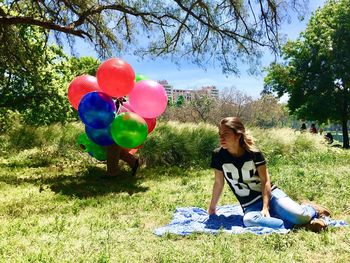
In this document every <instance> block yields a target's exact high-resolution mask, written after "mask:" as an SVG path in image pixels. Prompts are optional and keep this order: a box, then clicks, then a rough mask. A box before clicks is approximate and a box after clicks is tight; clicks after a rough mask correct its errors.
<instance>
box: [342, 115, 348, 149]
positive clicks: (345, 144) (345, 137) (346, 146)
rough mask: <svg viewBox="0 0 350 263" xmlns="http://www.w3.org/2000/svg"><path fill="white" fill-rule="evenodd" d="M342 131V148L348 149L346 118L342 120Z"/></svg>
mask: <svg viewBox="0 0 350 263" xmlns="http://www.w3.org/2000/svg"><path fill="white" fill-rule="evenodd" d="M342 130H343V148H345V149H349V131H348V120H347V118H345V119H343V120H342Z"/></svg>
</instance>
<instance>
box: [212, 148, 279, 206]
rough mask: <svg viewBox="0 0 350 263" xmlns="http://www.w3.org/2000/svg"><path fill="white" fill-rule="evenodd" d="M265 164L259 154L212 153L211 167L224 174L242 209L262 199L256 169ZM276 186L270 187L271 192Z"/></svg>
mask: <svg viewBox="0 0 350 263" xmlns="http://www.w3.org/2000/svg"><path fill="white" fill-rule="evenodd" d="M264 164H266V161H265V158H264V156H263V154H262V153H261V152H247V151H246V152H245V153H244V154H243V155H242V156H240V157H234V156H232V155H231V154H230V153H229V152H228V151H227V150H226V149H224V148H218V149H216V150H214V151H213V154H212V160H211V165H210V166H211V167H212V168H214V169H217V170H220V171H222V172H223V173H224V177H225V179H226V181H227V183H228V185H229V186H230V188H231V190H232V191H233V193H234V194H235V196H236V197H237V199H238V201H239V203H240V204H241V206H242V207H243V209H244V207H247V206H248V205H250V204H253V203H254V202H256V201H258V200H260V199H261V198H262V193H261V182H260V177H259V174H258V171H257V169H256V168H257V167H258V166H260V165H264ZM275 188H276V186H274V185H271V190H273V189H275Z"/></svg>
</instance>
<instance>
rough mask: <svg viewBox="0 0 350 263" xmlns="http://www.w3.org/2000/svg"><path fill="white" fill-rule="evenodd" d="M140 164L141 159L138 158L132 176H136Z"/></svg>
mask: <svg viewBox="0 0 350 263" xmlns="http://www.w3.org/2000/svg"><path fill="white" fill-rule="evenodd" d="M139 165H140V162H139V159H136V160H135V164H134V166H133V167H132V169H131V176H135V174H136V171H137V168H139Z"/></svg>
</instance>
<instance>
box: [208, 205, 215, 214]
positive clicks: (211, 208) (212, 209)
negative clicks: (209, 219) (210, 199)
mask: <svg viewBox="0 0 350 263" xmlns="http://www.w3.org/2000/svg"><path fill="white" fill-rule="evenodd" d="M215 213H216V206H209V209H208V214H209V215H214V214H215Z"/></svg>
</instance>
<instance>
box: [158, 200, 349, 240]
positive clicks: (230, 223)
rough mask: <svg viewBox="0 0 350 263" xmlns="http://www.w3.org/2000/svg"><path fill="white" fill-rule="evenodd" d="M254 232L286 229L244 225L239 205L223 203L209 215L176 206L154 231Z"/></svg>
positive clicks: (336, 222)
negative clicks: (171, 218)
mask: <svg viewBox="0 0 350 263" xmlns="http://www.w3.org/2000/svg"><path fill="white" fill-rule="evenodd" d="M326 220H327V224H328V225H329V226H334V227H340V226H347V225H348V224H347V223H346V222H345V221H343V220H333V219H331V218H326ZM219 232H225V233H230V234H242V233H248V232H249V233H254V234H257V235H261V234H271V233H279V234H286V233H288V232H289V230H288V229H282V228H281V229H272V228H268V227H245V226H244V225H243V211H242V208H241V207H240V206H239V205H225V206H220V207H218V208H217V214H216V215H211V216H209V215H208V213H207V211H206V210H205V209H202V208H198V207H181V208H177V209H176V211H175V214H174V218H173V220H172V221H171V222H170V224H168V225H166V226H163V227H160V228H157V229H155V230H154V233H155V234H156V235H158V236H162V235H164V234H166V233H172V234H178V235H189V234H192V233H210V234H216V233H219Z"/></svg>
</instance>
